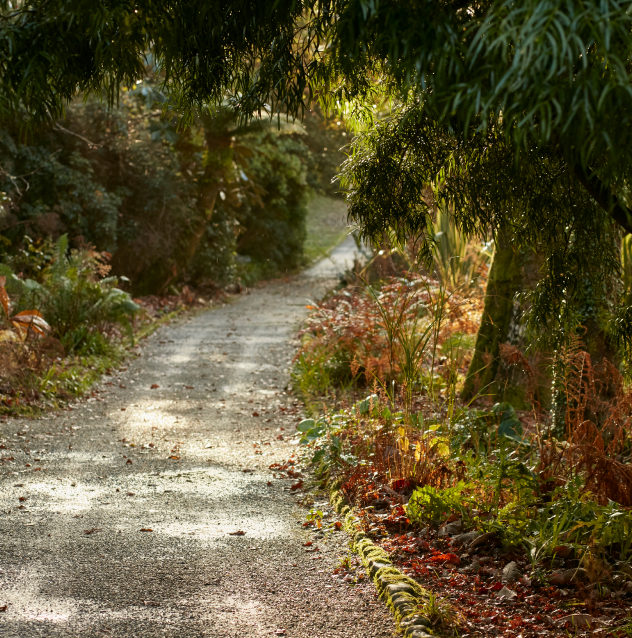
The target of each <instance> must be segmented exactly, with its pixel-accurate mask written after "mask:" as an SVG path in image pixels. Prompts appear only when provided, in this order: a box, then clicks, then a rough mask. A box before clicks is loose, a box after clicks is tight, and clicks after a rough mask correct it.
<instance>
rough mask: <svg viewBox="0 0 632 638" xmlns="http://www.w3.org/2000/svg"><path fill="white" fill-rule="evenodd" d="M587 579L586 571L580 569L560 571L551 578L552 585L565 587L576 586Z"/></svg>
mask: <svg viewBox="0 0 632 638" xmlns="http://www.w3.org/2000/svg"><path fill="white" fill-rule="evenodd" d="M585 578H586V570H585V569H583V568H581V567H578V568H577V569H566V570H563V571H562V570H558V571H556V572H553V573H552V574H551V576H549V582H550V583H551V585H556V586H557V587H563V586H564V585H575V584H577V583H579V582H581V581H582V580H584V579H585Z"/></svg>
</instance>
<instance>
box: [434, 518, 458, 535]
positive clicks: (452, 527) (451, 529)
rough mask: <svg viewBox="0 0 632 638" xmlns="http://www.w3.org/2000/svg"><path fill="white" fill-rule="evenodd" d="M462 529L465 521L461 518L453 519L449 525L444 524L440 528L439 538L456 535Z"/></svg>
mask: <svg viewBox="0 0 632 638" xmlns="http://www.w3.org/2000/svg"><path fill="white" fill-rule="evenodd" d="M462 529H463V523H462V521H461V519H459V520H456V521H452V523H448V524H447V525H444V526H443V527H442V528H441V529H440V530H439V534H438V536H439V538H442V537H444V536H454V535H455V534H460V533H461V530H462Z"/></svg>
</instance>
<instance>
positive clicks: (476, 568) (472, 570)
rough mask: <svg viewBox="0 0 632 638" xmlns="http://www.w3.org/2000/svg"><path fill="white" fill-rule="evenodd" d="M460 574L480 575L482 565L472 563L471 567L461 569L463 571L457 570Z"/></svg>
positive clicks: (475, 562)
mask: <svg viewBox="0 0 632 638" xmlns="http://www.w3.org/2000/svg"><path fill="white" fill-rule="evenodd" d="M457 571H458V572H459V574H478V572H480V571H481V564H480V563H479V562H478V561H477V560H475V561H472V564H471V565H467V566H466V567H461V569H457Z"/></svg>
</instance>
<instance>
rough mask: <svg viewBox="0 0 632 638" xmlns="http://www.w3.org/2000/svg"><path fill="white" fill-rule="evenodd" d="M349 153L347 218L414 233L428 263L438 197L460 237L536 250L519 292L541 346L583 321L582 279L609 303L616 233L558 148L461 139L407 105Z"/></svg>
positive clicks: (615, 274) (494, 135)
mask: <svg viewBox="0 0 632 638" xmlns="http://www.w3.org/2000/svg"><path fill="white" fill-rule="evenodd" d="M352 151H353V152H352V155H351V156H350V158H349V160H348V161H347V163H346V164H345V166H344V169H343V177H344V181H345V183H346V184H347V185H348V187H349V194H348V202H349V215H350V217H351V218H352V219H353V220H354V221H356V222H357V223H358V224H359V225H360V226H361V228H362V230H363V232H364V234H365V235H366V236H368V237H370V238H373V239H375V240H378V239H379V238H381V237H383V236H384V234H385V233H388V232H389V230H390V229H393V230H392V232H393V233H395V234H396V235H397V238H398V240H399V241H404V240H405V239H406V237H408V236H414V237H416V238H417V239H418V245H417V247H418V250H419V258H420V259H421V260H424V261H425V262H426V263H427V264H428V266H431V265H432V262H433V246H434V237H433V233H432V232H431V230H430V229H431V228H432V226H431V221H432V216H433V201H434V199H435V198H440V200H441V201H443V202H445V203H446V206H447V208H446V211H447V210H449V211H450V213H451V218H452V223H453V224H455V225H456V226H457V227H458V228H459V229H460V230H461V232H462V233H464V235H465V237H471V236H474V235H479V236H486V235H487V233H488V232H489V229H490V228H491V229H492V231H493V232H494V234H495V235H496V238H497V239H498V238H500V239H502V241H503V242H504V243H505V244H507V245H509V246H510V247H511V250H513V251H514V252H515V251H516V250H517V249H518V247H524V248H525V249H526V250H534V251H536V252H538V254H540V255H541V256H542V259H543V265H542V269H541V276H540V281H538V282H537V283H536V285H535V286H534V287H533V288H532V289H530V290H527V291H524V292H523V294H522V298H523V299H522V301H523V304H524V306H525V307H528V312H527V313H526V315H525V317H526V320H528V322H529V324H530V326H531V328H532V333H533V336H534V341H535V342H537V341H540V342H543V344H544V345H548V346H549V347H550V346H551V343H555V341H556V339H558V343H559V339H560V338H562V339H563V338H564V337H565V336H567V335H568V333H569V331H571V330H572V329H573V328H576V327H577V326H578V325H581V322H582V321H585V305H586V304H585V297H586V286H587V283H589V284H590V286H592V289H593V290H594V291H596V292H597V293H599V294H603V295H604V296H605V297H606V298H607V299H608V300H609V301H610V303H612V304H615V303H616V302H617V301H618V299H617V288H618V286H617V281H618V278H619V276H620V260H619V255H618V249H617V241H618V240H617V237H618V230H617V229H615V227H614V222H613V221H612V219H611V218H610V217H609V215H608V213H607V212H606V211H605V210H603V209H602V208H600V207H599V206H597V204H596V203H595V200H594V199H593V198H592V197H591V196H590V195H589V193H588V192H587V191H586V190H585V188H584V187H583V186H582V184H581V181H580V180H579V178H578V177H577V176H576V175H575V173H574V171H573V169H572V168H571V167H569V165H568V162H567V160H566V158H565V156H564V150H563V149H562V148H560V147H559V146H549V147H547V148H545V149H542V148H535V147H532V148H525V149H522V150H521V153H520V155H519V156H518V157H516V149H515V148H513V147H512V146H511V145H510V144H508V143H507V140H506V138H505V137H504V136H503V134H502V128H501V127H499V126H498V127H496V126H493V127H492V126H490V127H489V128H488V129H487V131H486V132H485V133H482V132H477V133H472V134H471V135H470V136H469V137H468V138H467V139H466V140H463V139H461V138H460V137H459V136H458V135H457V134H455V132H454V130H453V128H451V126H450V125H449V124H447V123H446V124H438V123H437V122H436V120H434V119H433V118H432V117H430V116H429V115H428V113H427V112H426V111H425V109H424V106H423V104H420V103H411V104H408V105H404V106H403V107H402V108H401V109H400V110H398V111H397V112H396V113H394V114H393V115H392V116H390V117H386V118H384V119H382V120H381V121H380V122H378V123H377V124H376V125H375V126H374V127H373V128H371V129H370V130H368V131H366V132H364V133H363V134H362V135H360V136H359V137H358V138H357V139H356V140H355V141H354V144H353V148H352ZM432 188H434V193H433V191H432ZM552 211H555V215H554V216H553V213H552ZM512 296H513V292H512Z"/></svg>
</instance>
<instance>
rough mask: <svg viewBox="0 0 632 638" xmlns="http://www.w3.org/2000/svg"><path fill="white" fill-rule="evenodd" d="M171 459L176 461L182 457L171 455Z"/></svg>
mask: <svg viewBox="0 0 632 638" xmlns="http://www.w3.org/2000/svg"><path fill="white" fill-rule="evenodd" d="M169 458H170V459H173V460H174V461H179V460H180V457H179V456H170V457H169Z"/></svg>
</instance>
